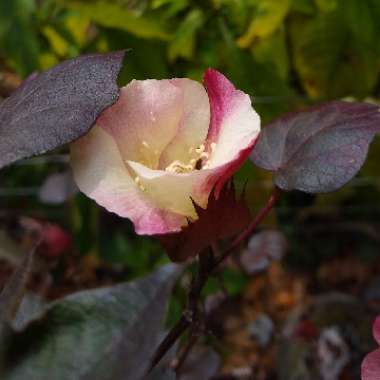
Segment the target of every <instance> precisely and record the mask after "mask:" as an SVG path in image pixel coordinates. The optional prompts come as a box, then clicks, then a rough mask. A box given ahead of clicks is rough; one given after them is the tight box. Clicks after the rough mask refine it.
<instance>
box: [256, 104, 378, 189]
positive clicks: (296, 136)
mask: <svg viewBox="0 0 380 380" xmlns="http://www.w3.org/2000/svg"><path fill="white" fill-rule="evenodd" d="M379 111H380V108H379V107H378V106H376V105H373V104H367V103H358V102H352V103H351V102H344V101H334V102H329V103H325V104H322V105H320V106H316V107H312V108H309V109H306V110H304V111H300V112H297V113H293V114H289V115H286V116H284V117H281V118H279V119H277V120H276V121H274V122H273V123H271V124H270V125H268V126H267V127H266V128H264V129H263V130H262V132H261V134H260V137H259V139H258V142H257V144H256V146H255V148H254V150H253V152H252V154H251V159H252V160H253V162H254V163H255V164H256V165H257V166H259V167H261V168H263V169H267V170H271V171H273V172H274V182H275V184H276V185H277V186H278V187H280V188H281V189H283V190H295V189H297V190H301V191H305V192H308V193H325V192H329V191H334V190H337V189H339V188H340V187H342V186H343V185H345V184H346V183H347V182H348V181H350V180H351V179H352V178H353V177H354V176H355V175H356V174H357V172H358V171H359V169H360V168H361V167H362V165H363V163H364V161H365V158H366V156H367V152H368V146H369V144H370V143H371V141H372V140H373V138H374V136H375V134H376V133H377V132H378V131H379V130H380V112H379Z"/></svg>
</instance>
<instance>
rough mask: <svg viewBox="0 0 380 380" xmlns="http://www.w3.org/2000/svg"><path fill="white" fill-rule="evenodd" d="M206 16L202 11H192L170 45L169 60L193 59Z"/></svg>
mask: <svg viewBox="0 0 380 380" xmlns="http://www.w3.org/2000/svg"><path fill="white" fill-rule="evenodd" d="M204 20H205V18H204V15H203V12H202V11H201V10H200V9H193V10H192V11H190V12H189V13H188V14H187V16H186V18H185V19H184V21H183V22H182V24H181V26H180V27H179V28H178V30H177V33H176V34H175V36H174V39H173V41H172V42H171V43H170V44H169V52H168V54H169V59H170V60H171V61H174V60H175V59H176V58H178V57H182V58H187V59H188V58H191V57H192V56H193V53H194V48H195V37H196V32H197V31H198V30H199V28H200V27H201V26H202V25H203V23H204Z"/></svg>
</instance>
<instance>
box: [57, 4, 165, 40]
mask: <svg viewBox="0 0 380 380" xmlns="http://www.w3.org/2000/svg"><path fill="white" fill-rule="evenodd" d="M60 1H62V5H64V6H65V7H68V8H70V9H73V10H76V11H78V12H79V13H80V14H81V15H82V16H83V17H86V18H88V19H91V20H93V21H95V22H96V23H97V24H99V25H102V26H106V27H112V28H118V29H122V30H126V31H128V32H130V33H133V34H134V35H136V36H138V37H142V38H158V39H162V40H167V39H169V38H170V33H169V32H168V30H167V28H166V26H165V25H164V24H162V23H161V22H160V20H159V19H158V18H157V17H155V18H153V17H148V16H145V15H144V16H142V15H140V14H137V13H134V12H133V11H131V10H129V9H127V8H124V7H121V6H119V5H118V4H114V3H107V2H105V1H93V2H89V1H85V0H83V1H80V0H77V1H76V0H68V1H63V0H60Z"/></svg>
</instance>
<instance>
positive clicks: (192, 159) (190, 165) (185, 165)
mask: <svg viewBox="0 0 380 380" xmlns="http://www.w3.org/2000/svg"><path fill="white" fill-rule="evenodd" d="M141 144H142V146H143V147H144V148H145V149H150V146H149V144H148V143H147V142H146V141H142V143H141ZM215 148H216V144H215V143H214V142H213V143H211V144H210V149H211V153H212V152H214V150H215ZM205 149H206V147H205V145H204V144H201V145H199V146H198V147H197V148H194V147H190V148H189V151H188V153H189V159H188V161H187V162H183V161H180V160H174V161H173V162H171V163H170V164H169V165H168V166H167V167H166V168H165V171H167V172H170V173H177V174H179V173H189V172H192V171H193V170H202V169H209V167H210V160H209V159H210V153H208V152H206V151H205ZM154 154H158V152H157V151H154ZM144 164H146V162H144ZM134 181H135V183H136V185H137V186H138V187H139V188H140V190H141V191H145V190H146V188H145V186H144V185H143V183H142V182H141V178H140V177H139V176H136V177H135V178H134Z"/></svg>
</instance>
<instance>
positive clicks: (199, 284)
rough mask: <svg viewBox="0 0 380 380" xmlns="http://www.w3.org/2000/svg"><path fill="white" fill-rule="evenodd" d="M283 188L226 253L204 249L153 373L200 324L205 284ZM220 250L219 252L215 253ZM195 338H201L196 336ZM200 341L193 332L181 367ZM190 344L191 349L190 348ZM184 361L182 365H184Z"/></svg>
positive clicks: (254, 227)
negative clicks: (190, 328) (182, 306)
mask: <svg viewBox="0 0 380 380" xmlns="http://www.w3.org/2000/svg"><path fill="white" fill-rule="evenodd" d="M280 194H281V190H280V189H279V188H277V187H275V188H274V190H273V192H272V194H271V196H270V198H269V200H268V202H267V203H266V204H265V206H264V207H263V208H262V209H261V210H260V211H259V212H258V214H257V215H256V217H255V218H254V219H253V220H252V222H251V223H250V224H249V226H248V227H247V228H246V229H245V230H244V231H243V232H242V233H241V234H240V235H239V236H237V237H236V239H235V240H234V241H233V242H232V244H231V245H230V246H229V247H228V248H227V249H226V250H225V251H224V252H222V253H221V254H220V255H219V256H218V257H215V255H214V254H213V251H214V252H215V250H216V249H215V245H214V247H213V248H214V249H210V250H208V251H207V252H203V253H201V254H200V255H199V269H198V273H197V274H196V275H194V277H193V279H192V283H191V289H190V292H189V296H188V304H187V309H186V310H185V312H184V313H183V315H182V317H181V319H180V320H179V321H178V322H177V323H176V325H175V326H174V327H173V328H172V329H171V331H170V332H169V333H168V335H167V336H166V337H165V339H164V340H163V341H162V343H161V344H160V345H159V347H158V348H157V350H156V353H155V355H154V356H153V359H152V361H151V365H150V369H149V372H150V371H151V370H152V369H153V368H154V367H155V366H156V365H157V364H158V363H159V362H160V360H161V359H162V358H163V357H164V356H165V354H166V353H167V352H168V351H169V350H170V348H171V347H172V346H173V344H174V343H175V342H176V341H177V339H178V338H180V337H181V336H182V334H183V333H184V332H185V331H186V330H187V329H188V328H189V327H190V326H194V325H195V324H197V323H199V321H200V319H201V317H200V316H199V298H200V295H201V292H202V290H203V287H204V286H205V284H206V282H207V281H208V279H209V277H210V275H212V274H213V273H214V272H215V270H216V269H217V268H218V267H219V265H220V264H221V263H222V262H223V261H224V260H225V259H226V258H227V257H228V256H229V255H230V254H231V253H232V252H233V251H234V250H235V249H236V248H237V247H239V246H240V245H241V243H242V242H243V241H244V240H245V239H246V238H247V237H249V236H250V235H251V234H252V232H253V231H254V230H255V229H256V227H257V226H258V225H259V224H260V223H261V222H262V220H263V219H264V218H265V217H266V216H267V215H268V213H269V212H270V211H271V210H272V208H273V206H274V205H275V203H276V202H277V200H278V198H279V196H280ZM215 253H216V252H215ZM194 337H197V338H196V339H195V338H194ZM197 340H198V335H193V334H192V335H191V338H190V342H189V344H188V345H187V346H186V348H185V350H184V351H183V352H182V354H181V355H180V358H179V359H178V363H179V364H177V368H178V367H181V366H182V363H183V362H184V361H185V360H186V357H187V355H188V353H189V352H190V350H191V348H192V347H193V345H194V344H195V343H196V341H197ZM187 347H188V349H187ZM180 363H181V364H180Z"/></svg>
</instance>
